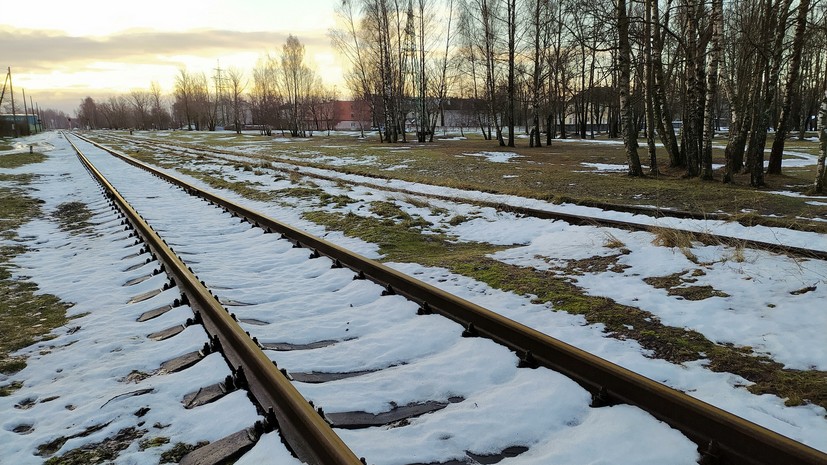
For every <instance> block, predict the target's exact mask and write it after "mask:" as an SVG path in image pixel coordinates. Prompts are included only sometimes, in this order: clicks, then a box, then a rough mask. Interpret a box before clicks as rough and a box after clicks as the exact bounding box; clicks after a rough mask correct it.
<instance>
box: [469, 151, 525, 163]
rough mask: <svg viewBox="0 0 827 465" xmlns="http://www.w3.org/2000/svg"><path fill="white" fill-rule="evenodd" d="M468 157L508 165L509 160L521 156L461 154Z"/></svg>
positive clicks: (503, 153)
mask: <svg viewBox="0 0 827 465" xmlns="http://www.w3.org/2000/svg"><path fill="white" fill-rule="evenodd" d="M463 155H465V156H468V157H483V158H485V159H487V160H488V161H490V162H492V163H508V162H509V161H510V160H511V159H514V158H520V157H522V155H520V154H518V153H514V152H475V153H463Z"/></svg>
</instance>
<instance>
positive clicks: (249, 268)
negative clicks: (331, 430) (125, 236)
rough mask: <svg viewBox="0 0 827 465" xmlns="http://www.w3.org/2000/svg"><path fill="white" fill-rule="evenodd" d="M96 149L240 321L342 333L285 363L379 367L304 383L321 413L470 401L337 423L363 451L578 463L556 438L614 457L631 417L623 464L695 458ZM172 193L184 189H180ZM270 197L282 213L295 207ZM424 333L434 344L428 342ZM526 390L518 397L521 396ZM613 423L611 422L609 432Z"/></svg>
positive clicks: (542, 373) (378, 458) (569, 385)
mask: <svg viewBox="0 0 827 465" xmlns="http://www.w3.org/2000/svg"><path fill="white" fill-rule="evenodd" d="M91 152H94V150H91V149H90V157H92V156H93V155H91ZM93 161H94V162H95V163H96V164H97V165H98V167H99V169H101V170H102V171H103V172H104V173H106V174H108V175H110V176H112V178H113V182H114V183H115V184H116V185H118V186H119V187H120V190H121V192H122V194H123V195H125V196H126V197H127V198H129V199H131V200H132V201H133V202H134V204H135V206H136V208H138V209H139V210H140V211H143V212H146V213H145V214H144V216H145V218H147V220H148V221H150V222H151V223H153V224H154V225H156V226H155V227H156V229H157V230H159V231H162V232H163V234H164V235H165V237H166V238H167V241H168V242H169V243H170V245H171V246H173V247H175V248H176V250H177V251H178V252H179V253H181V254H183V256H184V257H185V258H189V259H191V260H192V263H193V265H192V266H193V268H194V270H195V272H196V273H197V274H198V275H199V278H201V279H203V280H205V281H206V282H207V283H208V284H210V285H212V286H215V288H216V289H217V293H218V294H219V296H220V298H222V299H226V301H233V302H241V303H244V304H245V305H237V306H233V311H234V312H235V313H236V314H237V316H238V317H239V318H240V319H241V320H242V321H244V320H245V318H256V319H259V320H263V321H262V322H263V323H264V324H257V325H249V326H247V327H246V328H245V329H248V330H250V331H251V333H252V334H254V335H256V336H257V337H258V339H259V341H261V342H263V343H267V342H277V341H286V342H294V343H307V342H314V341H319V340H330V339H332V340H337V341H340V342H339V343H338V344H335V345H332V346H328V347H323V348H320V349H316V350H312V351H288V352H268V355H270V356H271V357H273V358H274V361H277V362H278V364H279V366H280V367H283V368H286V369H288V370H289V371H299V370H302V371H309V370H324V371H328V370H329V371H344V372H347V371H354V370H364V369H366V368H368V369H370V368H384V369H383V370H381V371H378V372H375V373H371V374H368V375H364V376H359V377H355V378H348V379H343V380H339V381H336V382H329V383H323V384H303V383H296V385H297V387H298V388H299V390H300V391H301V392H302V393H303V394H304V395H305V396H306V397H307V398H309V399H312V400H313V401H314V402H315V403H316V405H319V406H323V407H324V408H325V411H326V412H337V411H342V410H351V409H357V410H364V411H367V412H382V411H386V410H387V409H388V408H389V406H390V405H394V404H398V405H405V404H407V403H411V402H422V401H427V400H443V399H446V398H451V397H456V396H459V397H462V398H463V399H465V400H464V401H463V402H459V403H453V404H450V405H449V406H448V407H446V408H445V409H443V410H440V411H438V412H434V413H432V414H429V415H424V416H421V417H418V418H414V419H411V420H410V424H409V425H407V426H405V427H398V428H368V429H361V430H343V431H340V434H341V435H342V436H343V438H344V439H345V441H346V442H347V443H348V444H349V445H350V446H351V447H352V448H353V449H354V451H355V452H356V453H357V455H363V456H366V457H368V458H369V460H370V462H371V463H376V464H388V465H395V464H400V465H401V464H405V463H410V462H411V461H412V460H416V461H423V462H430V461H442V460H446V459H451V458H455V459H458V458H461V457H464V455H465V451H466V450H470V451H472V452H474V453H478V454H486V453H492V452H497V451H499V450H502V449H504V448H506V447H509V446H513V445H525V446H529V447H530V449H531V450H532V454H529V455H527V456H525V457H522V458H520V459H519V460H520V462H519V463H533V464H539V463H544V460H545V457H548V456H561V454H562V456H566V455H567V456H568V459H567V460H569V461H568V462H562V463H571V464H579V463H582V458H583V453H584V452H578V451H574V450H569V449H568V448H567V447H564V448H563V449H562V450H561V448H560V443H559V441H560V440H561V439H563V438H568V437H596V436H598V435H600V436H601V437H603V438H604V439H605V441H606V442H604V445H605V447H601V448H598V449H597V450H594V449H592V450H589V451H588V453H589V454H592V455H594V456H596V457H597V458H598V459H599V460H608V459H609V458H610V457H615V454H616V450H615V447H614V446H613V445H612V444H613V443H614V442H622V441H623V440H624V437H623V433H622V432H623V431H631V430H635V429H644V430H646V431H647V436H646V437H645V438H640V439H639V441H641V442H639V443H643V444H647V447H644V448H640V450H638V451H636V452H634V453H633V455H630V456H628V457H625V458H624V459H625V460H627V461H628V463H641V464H646V463H649V464H658V463H665V462H668V463H687V464H690V463H694V462H695V460H696V458H697V457H696V456H697V453H696V451H695V445H694V444H691V443H690V442H689V441H687V440H686V438H684V437H682V435H680V434H678V433H676V432H675V431H674V430H672V429H670V428H668V427H665V425H664V424H662V423H660V422H658V421H654V419H653V418H652V417H650V416H649V415H648V414H644V413H642V412H640V411H639V410H638V409H634V408H630V407H627V406H624V407H621V408H610V409H605V410H604V409H591V408H590V407H589V403H590V400H591V399H590V395H589V394H588V392H587V391H585V390H583V389H582V388H581V387H580V386H578V385H576V384H575V383H574V382H572V381H571V380H570V379H568V378H566V377H564V376H562V375H560V374H558V373H554V372H551V371H549V370H524V369H518V368H517V367H516V357H515V354H514V353H513V352H511V351H509V350H508V349H506V348H504V347H501V346H499V345H496V344H494V343H493V342H491V341H488V340H485V339H481V338H480V339H476V338H472V339H465V338H461V337H459V334H460V332H461V331H462V328H461V327H460V326H458V325H455V324H453V323H450V322H448V321H447V320H445V319H444V318H441V317H438V316H435V315H432V316H424V317H423V316H418V315H417V314H416V310H417V308H418V306H417V305H416V304H414V303H412V302H409V301H406V300H404V299H403V298H401V297H399V296H382V295H381V291H382V288H381V287H379V286H377V285H375V284H373V283H371V282H368V281H360V280H356V281H354V280H353V273H352V272H351V271H349V270H347V269H331V266H330V265H331V262H330V260H328V259H316V260H308V259H307V255H308V254H307V251H306V250H304V251H303V250H301V249H295V248H293V247H292V244H290V243H289V242H288V241H284V240H280V239H279V238H278V236H277V235H268V234H264V232H263V231H262V230H260V229H257V228H252V229H251V228H250V227H249V225H246V224H240V223H239V222H238V220H237V219H235V218H232V217H231V216H230V215H229V214H226V213H223V212H222V213H221V214H216V213H217V209H216V208H214V207H212V206H210V205H208V204H207V203H205V202H203V201H200V200H199V199H196V198H192V197H186V196H184V194H183V193H181V191H179V190H178V189H175V188H172V187H170V186H166V187H164V185H162V184H160V183H159V181H157V180H156V179H155V178H153V177H151V176H149V175H148V174H143V173H140V174H139V173H134V172H131V171H130V172H129V173H124V168H123V167H121V165H123V163H122V162H120V161H117V160H113V159H112V158H111V157H108V156H105V155H95V156H94V158H93ZM150 192H151V193H152V195H147V194H148V193H150ZM169 195H176V196H178V197H179V198H178V199H176V200H175V201H171V200H170V198H169ZM247 203H249V202H247ZM262 206H264V205H262ZM266 207H267V208H268V209H269V210H270V211H271V213H275V214H274V215H273V216H275V217H278V218H281V217H282V216H284V215H283V214H280V213H283V212H284V211H291V210H294V207H289V206H279V205H274V204H269V205H266ZM290 214H294V213H292V212H291V213H290ZM192 218H198V219H199V220H194V219H192ZM216 233H220V235H219V236H216ZM201 236H206V237H208V238H210V241H211V242H210V244H211V245H212V246H213V247H212V248H210V249H209V250H202V249H200V248H196V247H195V246H193V245H191V244H192V243H193V241H194V240H195V239H197V238H199V237H201ZM230 257H232V258H230ZM308 281H309V282H312V286H308V285H307V282H308ZM423 334H427V335H428V344H422V335H423ZM353 338H356V339H353ZM480 366H485V367H486V369H483V370H481V369H479V367H480ZM367 392H369V393H371V394H370V395H366V393H367ZM517 398H519V399H521V400H520V402H516V403H515V402H514V399H517ZM538 411H542V412H544V414H542V415H538V414H537V412H538ZM609 425H612V426H611V427H610V426H609ZM604 430H610V431H614V432H615V434H614V435H613V436H608V437H606V436H605V435H604V433H603V431H604ZM617 447H622V446H621V445H620V444H617Z"/></svg>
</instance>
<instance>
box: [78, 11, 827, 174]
mask: <svg viewBox="0 0 827 465" xmlns="http://www.w3.org/2000/svg"><path fill="white" fill-rule="evenodd" d="M825 12H827V8H825V3H824V2H823V0H727V2H724V1H723V0H706V1H705V0H614V1H613V2H612V3H601V2H591V1H587V0H559V1H555V2H550V1H548V0H342V1H341V3H339V4H338V6H337V11H336V14H337V25H336V27H334V28H333V29H332V30H331V31H330V38H331V41H332V43H333V45H334V46H335V47H336V49H337V50H338V51H339V52H340V54H341V55H342V56H343V57H344V58H345V59H346V61H347V62H348V63H349V65H350V66H349V69H348V71H347V74H346V76H345V81H346V84H347V90H348V91H349V93H350V95H351V96H352V98H353V99H355V100H359V101H361V102H363V103H364V106H365V107H367V108H368V109H369V113H370V119H371V126H375V127H377V128H378V130H379V135H380V138H381V140H382V141H385V142H391V143H392V142H400V141H401V142H407V141H408V138H416V140H418V141H420V142H426V141H432V140H433V134H434V129H435V127H436V125H437V121H438V120H439V118H440V117H441V116H442V115H443V114H444V113H445V111H446V108H447V106H448V105H449V102H451V101H452V100H454V99H462V100H463V101H464V102H467V106H468V107H469V108H470V111H471V114H472V119H471V120H472V121H473V124H474V125H475V126H476V127H477V128H478V129H479V132H480V133H481V134H482V135H483V137H484V138H485V139H487V140H492V141H494V140H496V141H497V142H496V143H498V144H499V145H501V146H511V147H513V146H514V145H515V136H516V135H517V133H518V132H524V133H525V134H527V135H529V145H530V146H531V147H540V146H542V145H543V143H545V144H551V143H552V141H553V139H555V138H567V137H572V136H576V137H580V138H594V137H595V134H596V132H606V133H607V134H608V136H609V137H614V138H622V139H623V140H624V146H625V151H626V158H627V161H628V165H629V169H628V173H629V174H630V175H632V176H642V175H645V174H647V172H648V173H649V174H656V173H658V172H659V167H663V166H669V167H670V168H672V169H679V170H683V171H684V173H685V176H686V177H700V178H703V179H711V178H712V177H713V170H712V137H713V135H714V134H715V132H716V131H721V130H722V129H725V130H726V137H727V139H726V148H725V158H726V165H725V168H724V170H723V175H722V180H723V181H724V182H731V181H732V179H733V176H734V175H735V174H738V173H747V174H748V175H749V179H750V181H749V182H750V184H751V185H753V186H756V187H760V186H762V185H764V176H765V174H780V173H781V168H782V163H781V154H782V153H783V148H784V144H785V141H786V140H787V139H788V137H798V138H800V139H803V138H804V137H806V132H807V131H813V130H816V129H817V123H818V121H819V117H818V113H819V106H820V105H822V101H823V99H824V98H825V92H827V15H826V14H825ZM249 75H250V78H249V79H246V78H245V77H244V73H243V72H242V71H240V70H235V69H230V70H226V71H224V72H221V70H216V74H214V75H213V76H211V79H210V78H208V77H207V76H206V75H205V74H204V73H191V72H188V71H187V70H185V69H182V70H180V71H179V74H178V75H177V76H176V80H175V91H174V95H173V102H172V104H171V105H170V106H169V108H166V107H165V106H164V105H163V104H162V103H161V96H160V94H159V92H157V91H156V90H157V89H155V88H156V87H157V86H156V85H153V86H151V88H150V90H149V91H133V92H132V93H130V94H129V95H123V96H117V97H110V98H109V99H108V100H106V101H103V102H100V103H98V102H94V101H91V102H90V101H89V100H91V98H87V99H86V100H84V102H83V103H82V104H81V108H79V110H78V116H79V118H81V119H83V120H85V121H94V124H90V126H97V127H102V126H103V125H106V126H108V127H125V126H130V127H142V128H150V127H158V128H162V127H168V126H172V127H187V128H193V129H214V128H215V127H216V126H219V125H221V126H225V127H234V128H235V129H236V130H237V131H240V129H241V127H242V125H243V123H244V122H245V121H247V118H249V119H250V121H251V123H252V124H253V125H255V127H257V128H259V129H260V130H261V131H262V132H263V133H266V134H271V133H272V130H273V129H281V130H282V131H285V130H286V131H289V133H290V134H291V135H294V136H303V135H305V134H306V133H307V132H308V131H312V130H314V129H315V130H319V129H321V128H323V127H324V126H325V122H328V126H327V127H328V128H329V122H330V119H331V115H330V113H331V111H332V105H330V102H332V101H333V100H335V99H336V95H335V92H333V91H332V90H330V89H329V88H326V87H325V86H324V85H323V84H322V83H321V81H320V79H319V77H318V76H317V74H316V73H315V71H314V70H313V69H312V68H310V67H309V66H308V65H307V64H306V63H305V60H304V47H303V45H302V44H301V43H300V42H299V40H298V39H296V38H295V37H293V36H290V37H289V38H288V39H287V41H286V43H285V44H284V45H283V46H282V50H281V53H280V54H278V55H276V54H267V55H265V56H263V57H261V58H260V60H259V61H258V63H257V64H256V66H255V68H254V69H253V70H252V71H251V72H250V73H249ZM92 103H94V104H95V105H91V104H92ZM104 121H105V122H104ZM769 130H774V131H775V135H776V136H775V138H774V141H773V143H772V146H771V152H770V154H769V160H768V168H766V169H765V168H764V164H765V158H766V157H765V148H767V134H768V131H769ZM543 134H544V135H545V142H543V137H542V136H541V135H543ZM639 137H642V138H643V139H645V141H646V145H645V149H644V150H645V154H644V156H643V157H641V153H640V151H641V148H640V147H638V140H639ZM658 142H659V143H660V144H657V143H658ZM641 158H644V160H645V162H646V163H647V164H648V167H647V166H646V165H644V164H643V162H642V161H641ZM823 165H824V161H823V157H822V158H821V160H820V162H819V171H818V172H819V173H820V174H819V176H820V178H819V181H820V183H821V184H819V185H817V186H816V187H817V188H818V189H822V188H823V187H819V186H823V182H824V174H823V173H824V171H825V170H824V169H823ZM644 168H646V170H645V169H644ZM817 184H818V183H817Z"/></svg>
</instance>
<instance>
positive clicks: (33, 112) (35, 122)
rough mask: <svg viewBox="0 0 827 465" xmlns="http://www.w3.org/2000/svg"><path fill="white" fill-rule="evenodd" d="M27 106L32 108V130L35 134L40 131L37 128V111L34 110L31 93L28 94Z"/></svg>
mask: <svg viewBox="0 0 827 465" xmlns="http://www.w3.org/2000/svg"><path fill="white" fill-rule="evenodd" d="M29 108H31V109H32V114H33V115H34V132H35V134H37V133H38V132H40V131H38V130H37V120H38V117H37V113H36V112H35V111H34V103H32V96H31V95H29Z"/></svg>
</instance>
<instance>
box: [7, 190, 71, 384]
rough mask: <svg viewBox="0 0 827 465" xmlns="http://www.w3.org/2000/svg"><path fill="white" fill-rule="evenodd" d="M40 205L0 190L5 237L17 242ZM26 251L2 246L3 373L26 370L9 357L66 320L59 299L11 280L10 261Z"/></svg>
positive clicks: (19, 361) (15, 192) (21, 362)
mask: <svg viewBox="0 0 827 465" xmlns="http://www.w3.org/2000/svg"><path fill="white" fill-rule="evenodd" d="M23 179H26V178H23ZM40 204H41V202H40V201H38V200H35V199H33V198H31V197H29V196H27V195H26V193H25V192H24V191H23V190H21V189H11V188H0V230H2V235H3V238H5V239H8V240H11V241H13V240H15V239H16V233H15V231H16V230H17V229H18V228H19V227H20V225H22V224H23V223H24V222H26V221H29V220H31V219H32V218H34V217H36V216H39V215H40V214H41V210H40ZM24 251H25V249H24V248H23V247H22V246H13V245H4V246H2V247H0V334H2V335H3V337H1V338H0V373H7V374H8V373H14V372H17V371H19V370H21V369H23V368H24V367H25V366H26V362H25V360H24V359H23V358H22V357H13V356H11V355H10V354H11V353H12V352H14V351H16V350H18V349H22V348H24V347H27V346H29V345H31V344H34V343H35V342H37V341H40V340H44V339H46V338H48V334H49V332H50V331H51V330H52V329H54V328H57V327H59V326H62V325H64V324H66V321H67V320H66V305H65V304H63V303H62V302H60V300H59V299H58V298H57V297H55V296H52V295H49V294H42V293H37V292H36V291H37V285H35V284H34V283H31V282H28V281H24V280H20V279H13V278H12V272H11V269H12V266H13V265H12V264H11V260H12V259H13V258H14V257H16V256H17V255H19V254H21V253H23V252H24ZM6 389H9V387H6Z"/></svg>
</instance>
